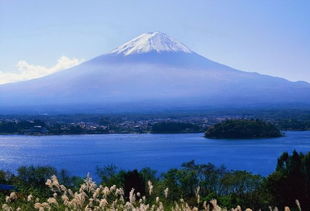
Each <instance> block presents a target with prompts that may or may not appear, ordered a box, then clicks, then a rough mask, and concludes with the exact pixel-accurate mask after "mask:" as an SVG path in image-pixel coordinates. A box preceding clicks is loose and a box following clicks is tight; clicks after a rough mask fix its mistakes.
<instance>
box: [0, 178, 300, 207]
mask: <svg viewBox="0 0 310 211" xmlns="http://www.w3.org/2000/svg"><path fill="white" fill-rule="evenodd" d="M45 184H46V186H47V187H48V188H49V190H50V191H51V195H50V196H49V197H48V198H47V199H40V198H35V197H33V195H31V194H30V195H28V196H23V195H19V194H17V193H15V192H12V193H10V194H9V195H8V196H7V197H6V199H5V202H3V203H2V204H1V207H2V210H4V211H13V210H16V211H21V210H39V211H45V210H49V211H52V210H64V211H67V210H76V211H78V210H85V211H99V210H128V211H129V210H130V211H147V210H150V211H153V210H154V211H155V210H156V211H164V210H172V211H183V210H184V211H198V210H206V211H224V210H227V209H226V208H221V207H220V206H219V205H218V204H217V200H215V199H212V200H210V201H203V200H201V197H200V187H197V188H196V191H195V200H196V201H195V205H192V206H191V205H189V203H188V202H186V201H184V199H182V198H180V199H178V200H177V201H174V203H172V204H171V203H167V199H169V197H170V195H169V189H168V188H166V189H165V191H164V192H163V193H161V194H158V195H155V196H152V194H153V188H154V187H153V184H152V182H151V181H149V182H148V196H149V197H146V196H145V195H143V194H141V193H140V192H137V191H135V190H134V189H132V190H131V191H130V192H129V196H128V198H127V197H125V193H124V190H123V189H122V188H117V187H116V185H113V186H111V187H107V186H102V185H99V186H97V185H96V183H95V182H93V181H92V179H91V178H90V177H89V176H88V177H87V178H86V179H85V180H84V183H83V184H81V185H80V188H79V190H78V191H75V192H73V191H72V190H71V189H69V188H67V187H66V186H64V185H62V184H60V183H59V181H58V179H57V177H56V176H52V177H51V178H50V179H48V180H47V181H46V183H45ZM151 197H153V198H155V200H150V198H151ZM296 204H297V206H298V209H299V210H301V208H300V205H299V202H298V201H297V202H296ZM231 210H232V211H242V209H241V207H240V206H237V207H236V208H232V209H231ZM244 210H245V211H251V209H249V208H247V209H244ZM270 210H278V209H277V208H274V209H272V208H271V207H270ZM284 210H285V211H289V210H290V209H289V208H288V207H285V209H284Z"/></svg>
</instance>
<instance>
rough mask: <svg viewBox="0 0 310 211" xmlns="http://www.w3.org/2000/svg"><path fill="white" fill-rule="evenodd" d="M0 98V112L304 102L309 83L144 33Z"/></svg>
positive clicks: (6, 89)
mask: <svg viewBox="0 0 310 211" xmlns="http://www.w3.org/2000/svg"><path fill="white" fill-rule="evenodd" d="M0 102H1V105H0V113H5V112H7V111H12V110H14V109H15V110H16V111H20V110H21V109H22V110H23V111H24V110H25V111H27V110H31V109H32V110H34V109H35V110H37V111H40V112H43V111H49V112H51V111H61V112H84V111H87V112H92V111H93V112H97V111H107V112H109V111H142V110H154V109H155V110H156V109H157V110H161V109H172V110H173V109H185V110H186V109H206V108H209V107H249V106H251V107H253V106H254V107H264V106H289V105H309V104H310V84H309V83H305V82H291V81H288V80H285V79H282V78H278V77H271V76H267V75H261V74H258V73H253V72H245V71H239V70H236V69H233V68H231V67H228V66H225V65H222V64H219V63H216V62H214V61H211V60H209V59H207V58H205V57H203V56H200V55H199V54H197V53H195V52H194V51H192V50H190V49H189V48H188V47H186V46H185V45H184V44H182V43H180V42H179V41H177V40H175V39H173V38H171V37H169V36H168V35H166V34H164V33H160V32H152V33H145V34H142V35H140V36H138V37H136V38H134V39H132V40H130V41H129V42H126V43H125V44H123V45H121V46H119V47H118V48H116V49H114V50H113V51H112V52H111V53H109V54H105V55H102V56H98V57H96V58H94V59H92V60H89V61H87V62H84V63H82V64H80V65H78V66H75V67H73V68H70V69H67V70H63V71H60V72H57V73H54V74H51V75H48V76H46V77H42V78H38V79H34V80H29V81H23V82H18V83H11V84H5V85H1V86H0Z"/></svg>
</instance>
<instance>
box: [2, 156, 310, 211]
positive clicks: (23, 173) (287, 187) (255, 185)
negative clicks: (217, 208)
mask: <svg viewBox="0 0 310 211" xmlns="http://www.w3.org/2000/svg"><path fill="white" fill-rule="evenodd" d="M97 174H98V175H99V177H100V178H101V184H103V185H104V186H109V187H111V186H112V185H116V186H117V187H119V188H123V190H124V193H125V195H124V196H125V197H126V198H128V195H129V192H130V191H131V189H132V188H134V189H135V193H137V192H139V193H140V194H141V196H143V195H146V196H148V197H147V203H151V204H152V203H155V201H156V199H155V198H156V197H155V196H159V197H160V198H161V200H163V202H164V203H165V206H168V207H170V206H171V207H172V206H173V205H174V202H175V201H179V200H180V198H183V199H184V200H185V201H186V202H187V203H189V204H190V205H195V206H196V205H197V187H199V192H198V193H199V195H200V197H201V201H210V200H211V199H214V198H216V199H217V200H218V202H219V204H220V205H221V206H224V207H236V206H237V205H240V206H241V207H251V208H253V209H254V210H258V209H260V208H261V209H263V210H265V209H267V208H268V205H272V206H278V207H281V209H282V208H283V206H290V207H295V200H296V199H298V200H299V201H300V203H301V205H302V208H303V210H310V203H309V202H310V153H308V154H302V153H297V152H296V151H294V152H293V153H292V154H291V155H290V154H288V153H283V154H282V155H281V156H280V157H279V159H278V164H277V167H276V170H275V172H274V173H272V174H271V175H269V176H268V177H267V178H265V177H262V176H259V175H254V174H251V173H249V172H246V171H233V170H228V169H226V168H224V167H222V166H220V167H216V166H214V165H213V164H210V163H208V164H197V163H195V162H194V161H190V162H186V163H184V164H182V166H181V167H180V168H174V169H170V170H168V171H167V172H165V173H162V174H161V175H158V174H156V171H154V170H152V169H150V168H144V169H141V170H133V171H125V170H119V169H118V168H117V167H116V166H114V165H109V166H106V167H103V168H98V169H97ZM52 175H57V177H58V179H59V182H60V183H61V184H65V185H66V186H67V187H68V188H70V189H72V190H78V189H79V187H80V185H81V183H83V180H82V178H79V177H71V176H69V174H68V173H67V172H66V171H65V170H61V171H56V170H55V169H54V168H52V167H48V166H45V167H34V166H28V167H20V168H19V169H18V171H17V175H12V174H10V173H8V172H3V171H0V182H1V183H3V184H10V185H14V186H16V187H17V190H18V194H19V195H22V196H27V195H29V194H32V195H34V196H36V197H37V196H39V197H40V198H41V199H46V198H47V197H48V196H50V194H51V192H50V190H49V189H48V188H47V187H46V185H45V182H46V179H48V178H50V177H51V176H52ZM148 181H151V182H152V184H153V187H154V189H153V195H149V194H148V185H147V183H148ZM167 188H168V190H169V194H168V197H167V198H166V196H165V194H164V193H165V190H166V189H167ZM3 194H5V193H3ZM138 198H139V197H138ZM1 201H2V202H3V201H4V195H1V194H0V202H1ZM14 206H19V207H25V209H26V207H27V205H26V204H15V205H14ZM199 206H200V207H201V206H202V204H200V205H199Z"/></svg>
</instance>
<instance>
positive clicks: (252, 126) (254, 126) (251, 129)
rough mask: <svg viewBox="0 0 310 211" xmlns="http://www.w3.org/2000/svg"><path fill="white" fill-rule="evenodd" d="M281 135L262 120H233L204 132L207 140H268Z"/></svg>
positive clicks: (272, 126)
mask: <svg viewBox="0 0 310 211" xmlns="http://www.w3.org/2000/svg"><path fill="white" fill-rule="evenodd" d="M280 136H282V133H281V131H280V130H279V129H277V128H276V126H274V125H273V124H271V123H268V122H264V121H262V120H248V119H235V120H225V121H223V122H221V123H218V124H215V125H214V126H212V127H210V128H209V129H208V130H207V131H206V132H205V137H207V138H270V137H280Z"/></svg>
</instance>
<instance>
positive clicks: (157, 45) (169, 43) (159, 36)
mask: <svg viewBox="0 0 310 211" xmlns="http://www.w3.org/2000/svg"><path fill="white" fill-rule="evenodd" d="M151 51H156V52H163V51H169V52H184V53H192V51H191V50H190V49H189V48H187V47H186V46H185V45H184V44H182V43H180V42H179V41H177V40H175V39H173V38H171V37H169V36H168V35H166V34H164V33H161V32H150V33H144V34H141V35H140V36H138V37H136V38H134V39H132V40H130V41H128V42H126V43H125V44H123V45H121V46H119V47H118V48H116V49H114V50H113V51H112V53H114V54H123V55H126V56H127V55H131V54H141V53H147V52H151Z"/></svg>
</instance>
